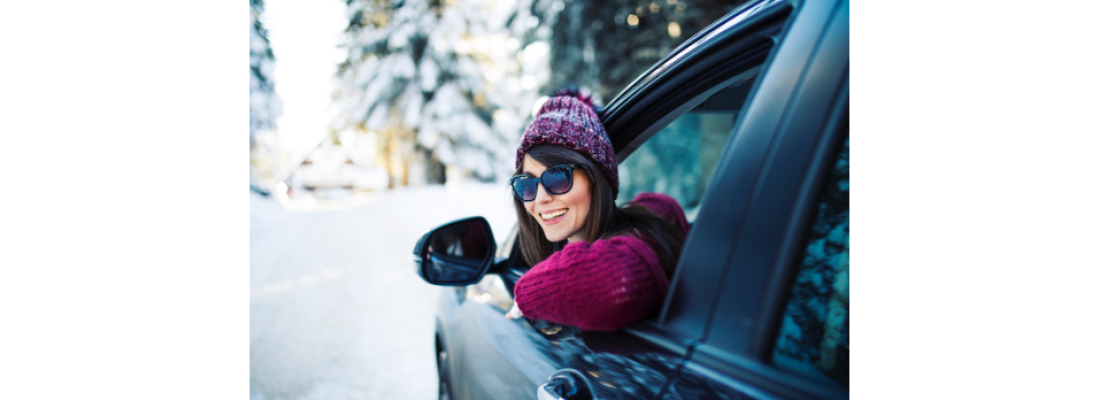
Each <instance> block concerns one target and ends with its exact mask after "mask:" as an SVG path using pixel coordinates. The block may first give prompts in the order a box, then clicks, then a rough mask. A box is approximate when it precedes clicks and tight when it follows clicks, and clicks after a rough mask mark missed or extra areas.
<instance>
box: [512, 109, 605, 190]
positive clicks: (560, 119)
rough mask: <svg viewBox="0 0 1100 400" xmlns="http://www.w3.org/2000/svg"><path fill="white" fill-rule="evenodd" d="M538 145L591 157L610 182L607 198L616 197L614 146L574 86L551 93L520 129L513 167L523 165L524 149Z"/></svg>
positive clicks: (594, 110)
mask: <svg viewBox="0 0 1100 400" xmlns="http://www.w3.org/2000/svg"><path fill="white" fill-rule="evenodd" d="M540 144H556V145H559V146H564V147H566V148H568V149H571V150H573V151H576V152H578V153H581V154H583V155H584V156H585V157H588V158H589V159H591V160H592V161H593V162H595V163H596V165H597V166H599V168H600V171H601V172H603V175H604V177H605V178H607V182H608V183H610V184H611V198H612V199H614V198H615V197H618V195H619V165H618V163H617V162H615V149H614V148H612V147H611V138H610V137H608V136H607V131H606V130H605V129H604V127H603V123H601V122H600V117H599V116H598V115H596V106H595V105H593V104H592V98H591V97H589V96H584V95H581V93H580V91H579V90H577V89H563V90H558V91H556V92H554V94H553V95H552V96H551V97H550V100H547V101H546V103H543V105H542V107H541V108H539V112H538V113H537V114H536V115H535V120H534V121H533V122H531V125H529V126H528V127H527V130H526V131H524V132H523V141H521V142H520V144H519V149H517V150H516V168H517V169H518V168H519V167H520V165H523V156H524V155H526V154H527V151H528V150H530V149H531V147H532V146H537V145H540Z"/></svg>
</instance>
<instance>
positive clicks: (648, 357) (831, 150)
mask: <svg viewBox="0 0 1100 400" xmlns="http://www.w3.org/2000/svg"><path fill="white" fill-rule="evenodd" d="M848 14H849V7H848V1H847V0H802V1H800V0H759V1H755V2H750V3H748V4H746V5H745V6H744V7H741V8H739V9H738V10H735V11H733V12H732V13H730V14H728V15H725V16H724V17H722V18H721V19H719V20H718V21H716V22H715V23H713V24H711V25H710V26H708V27H707V28H705V29H703V30H702V31H700V32H699V33H698V34H696V35H694V36H693V37H691V38H690V39H688V40H686V41H685V42H684V43H683V44H682V45H680V46H679V47H677V48H676V49H675V50H673V52H672V53H670V54H669V55H668V56H667V57H665V58H664V59H663V60H662V61H660V62H659V63H657V64H656V65H654V66H653V67H651V68H650V69H649V70H648V71H646V72H645V73H643V74H642V75H641V76H639V77H638V78H637V79H636V80H635V81H634V82H633V83H631V84H630V85H629V86H628V87H627V88H625V89H624V90H623V91H622V92H621V93H620V94H619V95H618V96H616V97H615V98H614V99H613V100H612V101H611V102H609V103H608V104H607V106H606V107H605V108H604V109H603V110H602V111H601V119H602V120H603V122H604V124H605V127H606V128H607V132H608V135H609V136H610V138H611V141H612V144H613V146H614V149H615V152H616V157H617V159H618V160H619V174H620V194H619V196H618V201H619V202H620V205H622V204H621V203H622V202H624V201H627V200H629V199H631V198H633V197H634V195H635V194H637V193H640V192H643V191H645V192H658V193H664V194H667V195H669V196H672V197H673V198H674V199H676V200H677V201H678V202H679V203H680V204H681V205H682V206H683V207H684V209H685V213H686V214H687V217H688V220H689V223H690V231H689V234H688V236H687V238H686V241H685V242H684V247H683V251H682V253H681V255H680V258H679V260H678V262H677V266H676V268H675V272H674V274H673V277H672V279H671V286H670V288H669V291H668V295H667V296H666V298H665V299H664V301H663V304H662V306H661V307H660V310H659V312H655V313H654V314H653V315H651V316H649V317H647V318H645V319H643V320H641V321H638V322H636V323H634V324H631V325H629V326H627V327H626V328H623V329H621V330H618V331H614V332H597V331H584V330H581V329H578V328H576V327H572V326H568V325H561V324H555V323H550V322H546V321H539V320H533V319H528V318H520V319H514V320H513V319H508V318H506V317H505V314H506V312H507V311H508V310H509V309H510V308H511V307H512V305H513V301H512V290H513V288H514V285H515V283H516V281H517V280H518V279H519V278H520V277H522V276H523V274H524V273H525V272H526V271H527V270H529V269H530V266H529V265H526V264H525V262H524V260H523V257H522V256H521V255H520V251H519V246H520V244H519V243H518V241H517V239H516V238H517V229H516V228H513V229H512V230H511V232H508V233H506V234H503V235H502V236H500V239H501V240H500V241H499V243H498V241H497V240H496V238H497V237H498V236H497V235H500V234H501V233H502V232H492V230H491V229H490V227H489V224H488V223H487V222H486V220H485V219H484V218H481V217H473V218H467V219H463V220H459V221H455V222H452V223H449V224H445V225H443V226H440V227H439V228H436V229H433V230H431V231H429V232H428V233H426V234H425V235H424V236H423V237H421V238H420V240H419V241H418V243H416V245H415V246H414V259H415V262H416V268H417V272H418V274H419V275H420V276H421V277H422V278H423V279H424V280H425V281H427V282H429V283H431V284H435V285H443V286H450V287H452V288H450V289H446V290H444V291H443V292H442V295H441V297H440V299H439V307H438V312H437V314H436V316H435V321H436V322H435V326H436V337H435V344H434V345H435V349H436V355H437V359H438V363H437V366H438V370H439V397H440V398H442V399H531V398H538V399H552V398H557V399H657V398H660V399H746V398H752V399H804V398H814V399H816V398H825V399H837V398H847V397H848V395H849V391H848V387H849V378H848V369H849V367H848V365H849V364H848V363H849V361H848V299H849V290H848V254H849V245H848V241H849V240H848V237H849V234H848V232H849V228H848V227H849V217H848V215H849V211H848V191H849V187H848V186H849V185H848V152H849V151H848V149H849V139H848V130H849V128H848V86H849V75H848V58H849V57H848V29H849V28H848V27H849V22H848Z"/></svg>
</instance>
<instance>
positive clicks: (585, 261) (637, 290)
mask: <svg viewBox="0 0 1100 400" xmlns="http://www.w3.org/2000/svg"><path fill="white" fill-rule="evenodd" d="M643 195H647V196H643ZM643 195H639V196H637V197H635V199H634V200H633V202H635V203H637V202H638V201H639V200H642V201H641V202H640V203H638V205H642V206H645V207H647V208H650V209H651V210H653V211H654V212H655V213H656V214H658V215H661V216H663V217H665V218H669V219H670V220H673V221H672V222H673V223H674V224H676V225H677V226H680V227H681V228H682V229H684V230H685V231H686V230H687V219H686V218H684V211H683V209H681V208H680V206H679V204H677V203H676V200H673V199H672V198H671V197H668V196H664V195H656V196H648V195H655V194H654V193H643ZM662 196H663V197H662ZM669 216H672V217H671V218H670V217H669ZM677 216H678V217H679V218H680V219H681V220H682V223H677V222H676V221H675V219H676V217H677ZM668 285H669V282H668V277H667V276H666V275H665V272H664V270H662V269H661V266H660V264H659V263H658V261H657V254H656V253H655V252H654V251H653V249H652V248H651V247H650V246H649V245H648V244H647V243H646V241H645V240H643V238H638V237H634V236H618V237H613V238H610V239H601V240H597V241H596V242H595V243H592V244H589V243H587V242H573V243H569V244H568V245H566V246H565V247H564V248H562V249H561V250H560V251H558V252H557V253H554V254H552V255H550V257H548V258H546V259H545V260H543V261H542V262H540V263H538V264H536V265H535V266H534V267H532V268H531V270H530V271H528V272H527V273H526V274H524V275H523V277H522V278H520V279H519V281H518V282H516V287H515V300H516V304H517V305H518V306H519V309H520V311H522V312H523V315H524V316H527V317H530V318H535V319H541V320H547V321H551V322H557V323H561V324H568V325H573V326H576V327H578V328H581V329H585V330H597V331H614V330H618V329H621V328H622V327H624V326H626V325H628V324H631V323H633V322H635V321H638V320H640V319H642V318H644V317H645V316H647V315H649V314H650V313H652V312H653V311H654V310H656V309H657V307H658V306H659V305H660V304H661V301H662V300H663V299H664V297H665V294H666V293H667V292H668Z"/></svg>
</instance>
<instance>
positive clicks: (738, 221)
mask: <svg viewBox="0 0 1100 400" xmlns="http://www.w3.org/2000/svg"><path fill="white" fill-rule="evenodd" d="M792 6H793V7H796V8H795V9H794V10H792V13H793V14H794V15H796V17H795V18H794V19H793V20H792V23H791V25H790V27H789V30H788V33H787V35H786V36H785V37H784V40H783V41H782V42H781V43H780V45H779V47H778V49H777V50H776V52H775V55H774V58H773V59H772V61H771V63H770V65H769V68H768V70H767V71H765V72H764V76H763V77H762V79H761V82H760V86H759V89H758V95H757V96H755V97H754V98H752V99H751V100H750V103H749V104H748V105H747V106H746V108H745V116H744V118H743V119H742V121H741V125H740V126H739V127H738V129H737V131H736V132H735V135H736V140H734V142H732V143H731V146H730V147H729V148H728V149H727V152H726V154H725V155H724V159H723V165H722V166H721V167H720V171H718V172H716V178H715V181H714V183H713V184H714V185H719V186H720V187H722V188H723V189H724V191H723V192H718V191H712V192H711V193H710V194H709V196H711V197H713V198H708V199H706V201H707V203H706V204H707V205H708V206H709V205H711V204H718V203H712V202H711V201H715V202H719V201H720V202H722V204H724V205H725V207H713V208H704V209H703V210H702V211H701V214H700V218H701V219H702V220H704V221H706V223H707V224H708V225H706V228H704V226H700V227H699V228H700V229H709V231H708V232H707V233H706V234H707V235H708V237H710V238H712V243H707V245H708V246H713V248H714V249H721V251H714V252H710V253H706V254H703V255H702V256H700V258H698V259H695V258H685V259H681V263H682V264H686V265H690V264H693V263H720V264H722V265H723V266H724V268H722V269H721V271H716V272H712V273H710V274H699V273H691V272H693V271H695V270H693V269H690V268H685V269H684V270H683V271H684V272H685V273H684V274H681V275H678V276H677V279H675V280H674V282H673V285H672V286H673V287H672V289H671V290H672V294H671V297H672V298H671V301H670V302H669V306H668V308H667V309H666V310H665V314H664V315H663V316H662V320H661V322H662V323H663V324H665V325H666V326H668V327H669V328H670V329H672V330H687V329H690V330H702V331H703V332H704V334H703V335H702V336H700V337H699V338H698V339H697V341H696V343H695V344H694V345H693V347H692V349H691V353H690V357H689V358H690V360H689V361H688V362H687V363H686V364H685V365H684V366H683V368H680V369H679V370H678V371H677V372H678V375H677V377H676V380H675V382H673V383H672V384H671V385H670V388H669V390H668V394H667V398H682V399H708V398H760V399H772V398H777V399H778V398H784V399H787V398H846V397H847V396H848V376H847V373H848V278H847V276H848V200H847V194H848V175H847V174H848V147H849V141H848V2H847V1H846V0H839V1H807V2H805V3H801V4H794V5H792ZM695 244H696V243H689V244H688V245H687V246H691V245H695ZM694 254H697V253H690V254H689V255H694ZM693 297H712V298H714V299H715V305H716V307H714V308H713V309H710V310H705V311H704V310H693V309H691V307H690V302H689V301H680V300H679V299H680V298H686V299H691V298H693ZM688 315H691V316H692V317H691V318H686V317H687V316H688Z"/></svg>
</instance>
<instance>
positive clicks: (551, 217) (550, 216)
mask: <svg viewBox="0 0 1100 400" xmlns="http://www.w3.org/2000/svg"><path fill="white" fill-rule="evenodd" d="M567 211H569V209H568V208H563V209H560V210H557V211H552V212H548V213H546V214H543V213H539V216H540V217H542V220H543V222H550V221H554V220H556V219H558V217H561V216H562V215H565V213H566V212H567Z"/></svg>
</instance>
